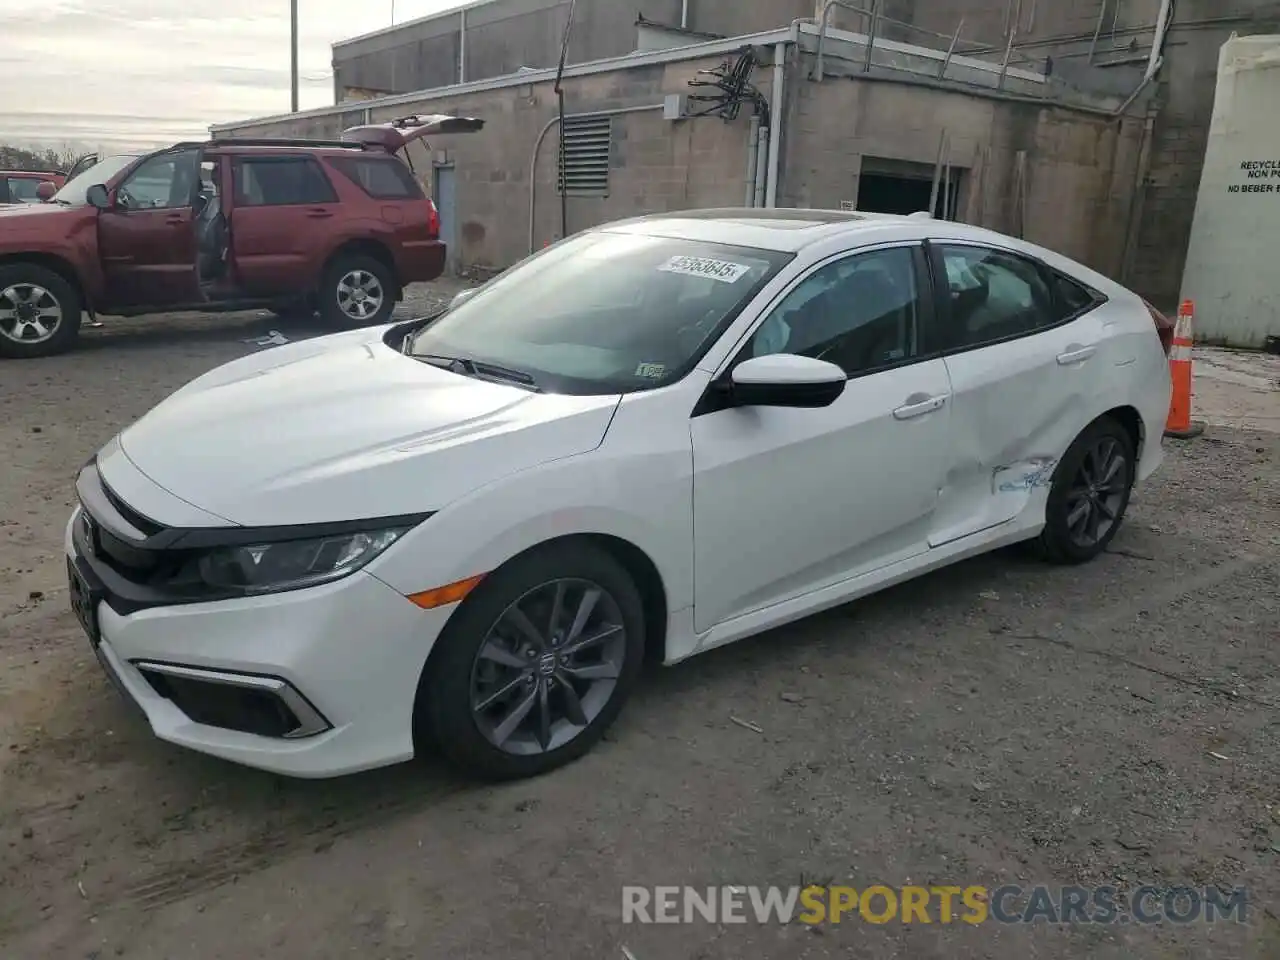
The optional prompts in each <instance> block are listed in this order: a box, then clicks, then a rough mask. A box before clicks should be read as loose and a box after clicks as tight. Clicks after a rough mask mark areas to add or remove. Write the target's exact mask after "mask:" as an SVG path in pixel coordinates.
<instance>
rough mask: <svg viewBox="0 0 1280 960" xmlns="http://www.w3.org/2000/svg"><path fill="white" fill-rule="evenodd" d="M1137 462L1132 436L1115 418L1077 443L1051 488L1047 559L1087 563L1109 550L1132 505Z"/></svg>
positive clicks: (1043, 541) (1043, 537)
mask: <svg viewBox="0 0 1280 960" xmlns="http://www.w3.org/2000/svg"><path fill="white" fill-rule="evenodd" d="M1136 463H1137V457H1136V454H1135V451H1134V445H1133V440H1132V438H1131V437H1130V436H1129V432H1128V431H1127V430H1125V428H1124V427H1123V426H1121V425H1120V424H1119V423H1117V422H1116V421H1115V420H1113V419H1111V418H1110V417H1103V418H1102V419H1101V420H1098V421H1097V422H1095V423H1094V424H1093V425H1092V426H1090V427H1089V428H1088V429H1087V430H1085V431H1084V433H1082V434H1080V436H1078V437H1077V438H1076V440H1075V442H1074V443H1073V444H1072V445H1071V446H1070V447H1069V448H1068V449H1067V452H1066V455H1065V456H1064V457H1063V458H1062V462H1061V463H1060V464H1059V466H1058V471H1057V473H1056V474H1055V475H1054V478H1053V485H1052V486H1051V487H1050V488H1049V500H1048V504H1047V507H1046V510H1045V526H1044V531H1043V532H1042V533H1041V534H1040V539H1039V541H1038V543H1039V546H1040V550H1041V552H1042V553H1043V554H1044V555H1045V557H1046V558H1047V559H1049V560H1051V561H1053V562H1054V563H1063V564H1075V563H1085V562H1087V561H1089V560H1092V559H1093V558H1094V557H1096V556H1098V554H1100V553H1102V551H1104V550H1106V549H1107V545H1108V544H1110V543H1111V541H1112V539H1113V538H1114V537H1115V535H1116V533H1118V532H1119V530H1120V524H1121V522H1122V521H1123V520H1124V514H1125V510H1126V509H1127V508H1128V506H1129V496H1130V494H1131V493H1132V491H1133V481H1134V477H1135V473H1136Z"/></svg>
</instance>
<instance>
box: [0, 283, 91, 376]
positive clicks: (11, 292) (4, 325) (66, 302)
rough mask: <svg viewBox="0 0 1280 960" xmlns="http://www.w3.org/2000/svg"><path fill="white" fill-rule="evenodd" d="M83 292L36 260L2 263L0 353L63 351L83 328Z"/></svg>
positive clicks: (18, 355) (21, 355) (19, 356)
mask: <svg viewBox="0 0 1280 960" xmlns="http://www.w3.org/2000/svg"><path fill="white" fill-rule="evenodd" d="M80 310H81V305H80V295H79V293H78V292H77V291H76V289H75V287H73V286H72V285H71V284H69V283H67V281H66V280H64V279H63V278H62V277H61V276H59V275H58V274H56V273H54V272H53V271H52V270H49V269H46V268H45V267H40V266H36V265H35V264H25V263H17V264H13V265H11V266H5V267H0V357H13V358H15V359H25V358H28V357H45V356H49V355H51V354H55V353H62V352H64V351H66V350H69V349H70V348H71V345H72V344H73V343H74V342H75V339H76V336H77V334H79V332H80Z"/></svg>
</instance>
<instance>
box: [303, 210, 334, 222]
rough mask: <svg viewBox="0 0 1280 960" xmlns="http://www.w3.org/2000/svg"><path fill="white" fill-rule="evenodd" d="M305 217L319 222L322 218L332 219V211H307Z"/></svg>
mask: <svg viewBox="0 0 1280 960" xmlns="http://www.w3.org/2000/svg"><path fill="white" fill-rule="evenodd" d="M307 216H308V217H311V218H312V219H313V220H319V219H321V218H323V217H332V216H333V211H332V210H308V211H307Z"/></svg>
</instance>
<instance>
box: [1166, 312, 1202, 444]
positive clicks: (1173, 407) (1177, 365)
mask: <svg viewBox="0 0 1280 960" xmlns="http://www.w3.org/2000/svg"><path fill="white" fill-rule="evenodd" d="M1195 312H1196V305H1195V302H1194V301H1191V300H1183V301H1182V303H1181V304H1180V305H1179V307H1178V322H1177V325H1176V326H1175V327H1174V328H1173V344H1172V345H1171V346H1170V348H1169V375H1170V377H1172V378H1173V399H1172V401H1171V402H1170V403H1169V419H1168V421H1167V422H1166V423H1165V427H1164V435H1165V436H1166V437H1172V438H1174V439H1175V440H1190V439H1192V438H1193V437H1198V436H1200V434H1202V433H1204V424H1202V423H1193V422H1192V421H1191V341H1192V337H1191V324H1192V321H1193V319H1194V317H1195Z"/></svg>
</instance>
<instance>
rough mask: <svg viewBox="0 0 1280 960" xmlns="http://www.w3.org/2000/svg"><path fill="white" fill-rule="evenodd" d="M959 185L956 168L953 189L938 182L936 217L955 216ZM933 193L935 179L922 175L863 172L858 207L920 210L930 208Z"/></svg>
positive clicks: (873, 210)
mask: <svg viewBox="0 0 1280 960" xmlns="http://www.w3.org/2000/svg"><path fill="white" fill-rule="evenodd" d="M958 185H959V184H958V182H957V179H956V174H955V172H954V171H953V172H952V177H951V183H950V185H949V186H950V189H947V187H948V184H947V183H946V182H945V181H944V182H940V183H939V184H938V200H937V203H935V204H934V207H933V211H932V213H933V216H934V217H935V218H936V219H938V220H954V219H955V218H956V208H957V203H956V200H957V194H958V193H959V190H958V189H957V187H958ZM932 195H933V181H932V180H924V179H921V178H919V177H903V176H893V175H890V174H886V173H863V174H862V176H860V177H859V178H858V209H859V210H863V211H866V212H867V213H896V214H903V215H905V214H910V213H919V212H920V211H921V210H928V209H929V198H930V197H931V196H932Z"/></svg>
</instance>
